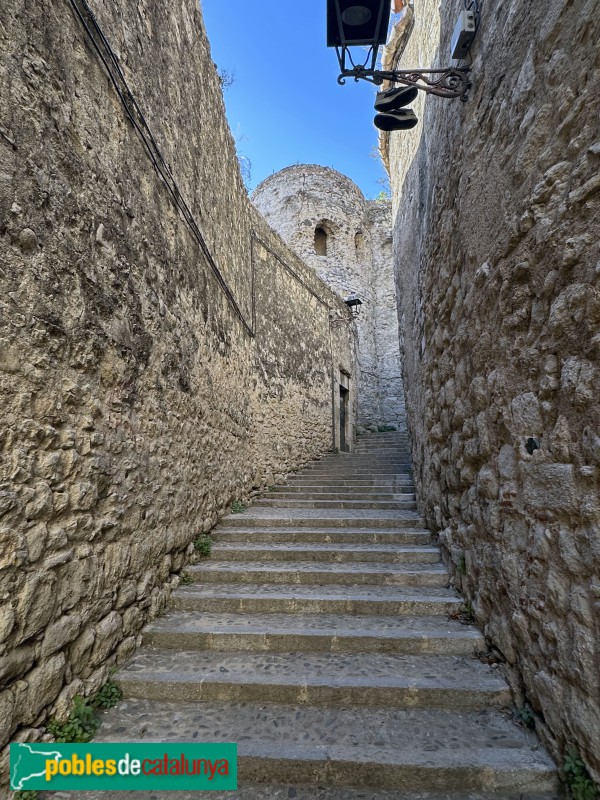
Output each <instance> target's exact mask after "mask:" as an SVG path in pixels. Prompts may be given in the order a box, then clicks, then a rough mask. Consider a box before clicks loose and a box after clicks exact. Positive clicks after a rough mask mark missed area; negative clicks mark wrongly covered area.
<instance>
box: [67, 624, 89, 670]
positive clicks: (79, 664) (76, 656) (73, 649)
mask: <svg viewBox="0 0 600 800" xmlns="http://www.w3.org/2000/svg"><path fill="white" fill-rule="evenodd" d="M94 640H95V633H94V629H93V628H87V629H86V630H84V631H83V632H82V633H81V634H80V635H79V636H78V637H77V639H76V640H75V641H74V642H73V644H72V645H71V646H70V647H69V662H70V663H71V664H73V666H74V669H75V671H76V672H79V671H80V670H81V669H83V667H84V666H86V665H87V662H88V658H89V655H90V652H91V650H92V647H93V646H94Z"/></svg>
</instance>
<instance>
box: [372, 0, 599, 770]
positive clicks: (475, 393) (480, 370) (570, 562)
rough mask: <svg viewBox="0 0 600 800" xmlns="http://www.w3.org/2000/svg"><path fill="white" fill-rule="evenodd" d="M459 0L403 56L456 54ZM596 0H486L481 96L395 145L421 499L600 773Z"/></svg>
mask: <svg viewBox="0 0 600 800" xmlns="http://www.w3.org/2000/svg"><path fill="white" fill-rule="evenodd" d="M460 8H461V5H460V4H459V3H451V4H448V5H447V6H446V7H444V8H443V9H442V16H441V19H440V12H439V9H438V4H437V2H434V0H425V2H423V3H419V4H418V6H415V11H414V15H415V19H414V30H413V32H412V36H411V38H410V39H409V41H408V45H407V47H406V50H405V52H404V55H403V56H402V60H401V66H404V67H412V66H422V67H426V66H428V65H429V64H431V63H436V62H437V63H442V62H448V61H449V58H448V53H449V36H450V34H451V31H452V28H453V26H454V22H455V19H456V17H457V16H458V12H459V10H460ZM597 10H598V6H597V3H596V2H594V0H591V1H590V0H576V2H572V3H570V2H567V1H566V0H552V2H548V3H537V4H531V3H525V2H523V0H510V1H509V2H506V3H499V2H492V3H486V4H484V5H483V7H482V15H481V26H480V29H479V32H478V35H477V39H476V42H475V44H474V47H473V52H472V55H473V68H472V80H473V89H472V91H471V95H470V98H469V101H468V103H466V104H463V103H461V102H459V101H457V100H453V101H448V100H444V99H439V98H435V97H430V98H427V99H426V100H425V98H424V97H421V98H420V100H419V104H418V110H419V114H420V116H422V118H423V123H422V124H420V125H419V126H418V127H417V128H415V129H414V131H411V132H408V133H395V134H392V135H391V136H388V137H383V138H382V146H383V150H384V157H385V158H386V159H387V160H388V164H389V168H390V174H391V179H392V184H393V188H394V218H395V219H394V250H395V265H396V273H397V283H398V297H399V300H400V306H401V308H400V314H401V329H402V342H403V363H404V376H405V385H406V387H407V410H408V417H409V426H410V433H411V437H412V447H413V458H414V466H415V474H416V475H415V476H416V481H417V485H418V496H419V504H420V507H421V509H422V511H423V513H424V514H425V516H426V518H427V521H428V523H429V525H430V526H432V528H433V529H434V530H436V531H438V532H439V534H440V539H441V541H442V543H443V545H444V548H445V553H446V555H447V557H448V560H449V563H450V567H451V570H452V574H453V577H454V581H455V583H456V585H457V586H458V587H460V588H461V589H462V591H463V592H464V594H465V595H466V597H467V598H469V599H470V600H471V601H472V603H473V608H474V611H475V615H476V617H477V620H478V621H479V623H480V624H482V625H483V626H484V629H485V632H486V634H487V636H488V637H489V641H490V642H491V643H492V644H493V645H494V646H495V647H496V648H497V649H498V650H499V651H500V652H501V654H502V656H503V657H504V659H505V660H506V664H507V667H508V671H509V674H510V677H511V681H512V685H513V688H514V689H515V693H516V700H517V704H518V705H519V706H523V705H524V703H525V702H527V703H529V704H531V707H532V708H533V710H534V711H535V712H536V720H537V727H538V730H540V731H541V733H542V735H543V736H544V737H545V739H546V741H547V742H548V743H549V744H550V746H551V747H552V748H553V750H554V752H555V754H556V755H557V757H558V758H559V760H562V754H563V753H564V752H565V751H566V750H568V749H574V750H577V751H579V752H580V753H581V754H582V756H583V758H584V760H585V763H586V764H587V766H588V768H589V769H590V771H591V772H592V774H593V775H594V776H595V778H596V780H599V779H600V751H599V750H598V741H600V707H599V698H600V532H599V531H600V527H599V526H600V492H599V489H600V480H599V470H600V407H599V403H598V397H599V391H600V363H599V348H600V335H599V333H598V331H599V330H600V328H599V325H600V278H599V274H600V261H599V260H598V258H599V254H598V240H599V238H600V213H599V210H600V209H599V206H600V176H599V174H598V168H599V164H600V140H599V133H598V118H599V116H598V115H599V111H600V99H599V96H598V91H597V89H598V85H599V80H600V53H599V51H598V48H597V42H598V38H599V33H600V31H599V22H598V14H597ZM409 13H412V11H410V12H409ZM401 38H402V37H400V39H401ZM423 106H424V108H423Z"/></svg>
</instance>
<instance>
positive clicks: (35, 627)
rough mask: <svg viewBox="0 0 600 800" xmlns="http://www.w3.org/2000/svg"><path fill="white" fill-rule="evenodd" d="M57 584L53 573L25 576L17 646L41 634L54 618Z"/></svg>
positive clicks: (20, 604) (19, 611) (19, 603)
mask: <svg viewBox="0 0 600 800" xmlns="http://www.w3.org/2000/svg"><path fill="white" fill-rule="evenodd" d="M55 584H56V576H55V575H54V574H53V573H51V572H50V573H48V572H46V573H42V574H41V575H38V574H36V573H33V572H28V573H27V574H26V575H25V584H24V586H23V588H22V590H21V591H20V593H19V599H18V603H17V617H18V619H19V634H18V636H17V638H16V643H17V644H20V643H21V642H24V641H26V640H27V639H29V638H31V637H32V636H34V635H35V634H36V633H39V631H41V630H42V629H43V628H44V627H45V626H46V625H47V624H48V622H49V620H50V619H51V618H52V616H53V614H54V610H55V607H56V592H55Z"/></svg>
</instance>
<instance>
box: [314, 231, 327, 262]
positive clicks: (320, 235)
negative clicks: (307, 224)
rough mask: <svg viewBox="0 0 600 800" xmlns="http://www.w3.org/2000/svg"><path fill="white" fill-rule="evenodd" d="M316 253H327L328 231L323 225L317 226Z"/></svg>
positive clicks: (322, 254) (320, 254) (323, 254)
mask: <svg viewBox="0 0 600 800" xmlns="http://www.w3.org/2000/svg"><path fill="white" fill-rule="evenodd" d="M315 253H316V254H317V255H318V256H326V255H327V231H326V230H325V228H323V227H322V226H321V225H318V226H317V227H316V228H315Z"/></svg>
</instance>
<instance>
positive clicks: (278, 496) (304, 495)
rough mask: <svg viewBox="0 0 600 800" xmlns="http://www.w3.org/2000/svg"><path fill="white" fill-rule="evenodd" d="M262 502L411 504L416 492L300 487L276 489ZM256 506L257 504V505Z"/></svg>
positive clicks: (264, 496)
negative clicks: (366, 501) (360, 501)
mask: <svg viewBox="0 0 600 800" xmlns="http://www.w3.org/2000/svg"><path fill="white" fill-rule="evenodd" d="M260 499H261V500H269V499H270V500H386V501H390V500H393V501H394V502H411V501H413V500H414V499H415V495H414V492H393V491H389V490H388V491H372V492H369V491H364V490H362V491H354V492H351V491H343V490H339V489H338V490H337V491H336V490H335V489H333V490H328V489H323V488H318V489H317V488H313V489H306V488H302V487H299V486H296V487H292V486H290V487H286V486H282V487H281V488H279V489H274V490H273V491H272V492H267V493H266V494H264V495H263V496H262V497H261V498H260ZM255 505H256V503H255Z"/></svg>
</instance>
